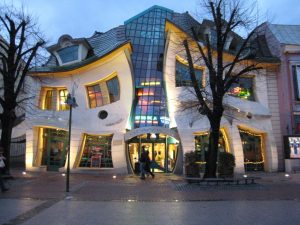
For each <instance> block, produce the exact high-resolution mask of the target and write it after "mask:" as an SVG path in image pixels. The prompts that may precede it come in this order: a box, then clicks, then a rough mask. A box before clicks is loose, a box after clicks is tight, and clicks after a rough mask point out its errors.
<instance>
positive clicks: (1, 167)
mask: <svg viewBox="0 0 300 225" xmlns="http://www.w3.org/2000/svg"><path fill="white" fill-rule="evenodd" d="M4 160H6V158H5V157H4V156H3V147H1V146H0V186H1V191H2V192H5V191H8V188H7V187H5V184H4V179H3V176H2V175H3V174H4V171H5V162H4Z"/></svg>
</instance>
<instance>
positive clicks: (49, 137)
mask: <svg viewBox="0 0 300 225" xmlns="http://www.w3.org/2000/svg"><path fill="white" fill-rule="evenodd" d="M41 132H42V145H43V153H42V162H41V165H45V166H47V170H48V171H58V170H59V168H61V167H64V165H65V162H66V153H67V146H68V132H67V131H64V130H59V129H51V128H41Z"/></svg>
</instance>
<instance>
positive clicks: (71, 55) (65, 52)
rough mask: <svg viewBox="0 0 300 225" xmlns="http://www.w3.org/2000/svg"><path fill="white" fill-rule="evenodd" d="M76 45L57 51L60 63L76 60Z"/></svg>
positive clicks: (77, 47)
mask: <svg viewBox="0 0 300 225" xmlns="http://www.w3.org/2000/svg"><path fill="white" fill-rule="evenodd" d="M78 49H79V46H78V45H73V46H69V47H65V48H63V49H60V50H58V51H57V53H58V55H59V57H60V59H61V61H62V63H68V62H72V61H75V60H78Z"/></svg>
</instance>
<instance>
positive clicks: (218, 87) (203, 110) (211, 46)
mask: <svg viewBox="0 0 300 225" xmlns="http://www.w3.org/2000/svg"><path fill="white" fill-rule="evenodd" d="M205 7H206V9H208V12H209V14H210V15H211V17H212V26H211V29H212V30H213V32H214V35H215V36H214V38H212V36H211V35H203V32H202V33H201V34H200V33H199V32H198V30H197V28H193V29H192V31H193V35H192V39H191V40H189V39H185V40H184V41H183V46H184V48H185V51H186V58H187V61H188V64H189V72H190V78H191V81H192V83H193V90H194V92H195V96H196V99H197V101H198V111H199V113H200V114H202V115H205V116H206V117H207V118H208V120H209V122H210V127H211V130H210V135H209V149H208V152H207V155H206V157H205V158H206V159H205V160H206V168H205V174H204V177H216V168H217V164H216V162H217V154H218V140H219V134H220V133H219V130H220V124H221V119H222V116H223V113H224V103H223V100H224V96H225V94H226V93H227V92H228V90H229V89H230V87H231V85H232V84H233V83H234V82H237V81H238V78H239V77H240V76H242V75H245V74H248V73H249V72H253V71H257V70H259V69H260V67H259V66H258V63H257V62H256V61H255V60H254V59H255V49H254V48H252V47H251V44H250V43H251V40H253V39H254V38H255V31H254V30H253V31H251V32H250V33H249V34H248V36H247V37H246V38H245V39H241V43H240V45H239V47H238V48H237V49H236V50H235V52H231V53H229V52H228V49H226V44H227V41H228V39H229V37H230V35H232V34H233V32H234V30H236V29H238V28H239V27H247V26H248V25H249V22H251V21H250V20H249V18H250V17H249V16H250V15H251V12H250V11H249V9H247V8H244V7H243V5H242V4H241V2H240V1H235V0H207V1H205ZM192 45H193V46H196V47H191V46H192ZM195 49H196V51H197V52H198V54H199V55H200V57H201V60H202V61H203V62H204V64H205V66H206V68H207V71H208V79H209V84H208V90H209V91H208V90H207V89H205V88H203V87H201V86H200V85H199V82H197V80H196V75H195V69H194V66H193V65H194V63H195V62H194V61H195V59H194V57H193V51H195ZM226 54H227V55H230V57H227V58H225V55H226ZM228 58H229V59H228ZM208 93H209V95H210V96H209V97H208V96H207V94H208ZM194 104H195V103H194Z"/></svg>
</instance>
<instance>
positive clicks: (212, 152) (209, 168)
mask: <svg viewBox="0 0 300 225" xmlns="http://www.w3.org/2000/svg"><path fill="white" fill-rule="evenodd" d="M218 121H219V122H218ZM220 122H221V118H215V121H214V122H211V132H210V135H209V146H208V152H207V155H206V157H205V161H206V166H205V173H204V178H215V177H216V172H217V159H218V145H219V136H220Z"/></svg>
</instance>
